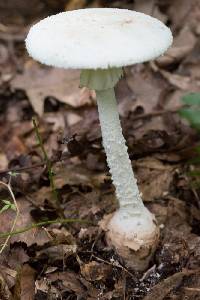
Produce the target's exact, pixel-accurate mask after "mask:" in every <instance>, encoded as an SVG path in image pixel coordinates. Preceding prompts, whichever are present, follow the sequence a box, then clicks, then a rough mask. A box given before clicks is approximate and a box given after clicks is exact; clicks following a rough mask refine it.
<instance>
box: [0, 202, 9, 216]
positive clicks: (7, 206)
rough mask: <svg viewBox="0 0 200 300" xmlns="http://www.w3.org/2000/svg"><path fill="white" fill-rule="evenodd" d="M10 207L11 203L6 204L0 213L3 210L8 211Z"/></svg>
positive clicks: (0, 211)
mask: <svg viewBox="0 0 200 300" xmlns="http://www.w3.org/2000/svg"><path fill="white" fill-rule="evenodd" d="M9 208H10V205H8V204H7V205H4V206H3V207H2V209H1V210H0V214H1V213H2V212H4V211H6V210H8V209H9Z"/></svg>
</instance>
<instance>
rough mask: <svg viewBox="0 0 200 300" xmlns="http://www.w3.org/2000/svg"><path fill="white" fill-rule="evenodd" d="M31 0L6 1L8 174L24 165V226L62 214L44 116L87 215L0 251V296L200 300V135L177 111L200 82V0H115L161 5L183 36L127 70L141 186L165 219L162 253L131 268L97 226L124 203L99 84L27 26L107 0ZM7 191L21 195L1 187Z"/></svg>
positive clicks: (18, 185) (1, 108)
mask: <svg viewBox="0 0 200 300" xmlns="http://www.w3.org/2000/svg"><path fill="white" fill-rule="evenodd" d="M31 5H33V9H32V10H31V14H30V7H28V10H27V3H26V1H21V2H20V4H19V3H18V9H19V12H20V13H18V11H17V10H16V9H14V10H13V7H12V5H11V4H6V3H5V4H4V6H3V5H2V4H0V8H1V10H0V11H1V12H0V15H1V14H2V12H3V19H2V20H3V23H2V24H0V53H1V60H0V104H1V105H0V123H1V127H0V144H1V150H0V158H1V159H0V177H1V180H3V181H4V182H6V180H8V178H9V175H8V174H7V173H6V172H5V171H6V170H7V169H9V170H11V169H12V170H18V169H19V170H21V171H19V172H16V173H17V174H16V176H14V177H13V176H12V180H11V183H12V188H13V191H14V193H15V196H16V199H17V204H18V206H19V211H20V217H19V219H18V221H17V224H16V227H15V230H18V229H22V228H25V227H26V226H29V225H30V224H33V223H37V222H42V221H46V220H55V219H56V218H58V216H59V212H58V211H57V210H56V209H55V206H54V198H53V196H52V193H51V189H50V187H49V179H48V172H47V169H46V167H45V162H44V160H43V156H42V153H41V149H40V148H39V147H38V144H37V140H36V138H35V133H34V130H33V127H32V122H31V118H32V117H33V116H34V115H35V113H37V114H38V115H39V116H40V122H39V123H40V132H41V136H42V139H43V141H44V147H45V148H46V150H47V153H48V155H49V157H50V159H51V160H52V161H53V173H54V181H55V185H56V187H57V190H58V194H59V201H60V206H61V208H62V211H63V213H64V216H65V218H78V219H81V220H87V221H88V223H84V224H82V223H78V222H77V223H70V224H67V223H66V224H59V223H57V224H50V225H48V226H41V227H35V228H32V229H31V230H28V231H25V232H22V233H19V234H16V235H13V236H12V237H11V238H10V240H9V245H8V246H7V247H6V248H5V250H4V253H3V254H2V255H1V257H0V265H1V270H0V299H2V300H4V299H24V300H27V299H35V300H43V299H89V300H93V299H105V300H106V299H144V300H151V299H155V298H157V299H160V300H162V299H163V300H170V299H173V300H174V299H176V300H182V299H200V291H199V284H200V283H199V270H200V238H199V235H200V231H199V225H200V213H199V208H200V190H199V187H195V188H194V187H193V186H192V185H191V178H190V177H189V176H188V171H189V170H190V168H192V166H191V165H190V164H189V163H188V161H189V160H190V159H191V158H193V157H194V150H193V149H194V147H195V146H196V145H197V144H198V143H199V136H198V134H197V133H196V132H195V130H193V129H191V128H190V127H189V126H188V124H187V123H186V122H185V121H183V120H181V119H180V117H179V116H178V115H177V113H176V112H177V111H178V109H179V108H180V106H181V105H182V103H181V101H180V99H181V97H182V96H183V95H185V94H186V93H189V92H198V91H199V86H200V85H199V84H200V82H199V78H200V75H199V49H200V48H199V45H200V44H199V35H200V28H199V16H200V7H199V2H198V0H197V1H196V0H191V1H185V0H184V1H182V0H181V1H180V0H173V1H171V0H169V1H161V0H160V1H147V0H142V1H124V2H123V3H122V2H121V1H110V3H109V5H110V6H112V7H122V8H129V9H137V10H138V11H142V12H145V13H149V14H153V15H154V16H156V17H157V18H159V19H160V20H162V21H164V22H167V23H168V24H170V27H171V28H172V29H173V31H174V36H175V41H174V45H173V47H172V48H171V49H170V50H169V51H168V52H167V53H166V54H165V55H164V56H162V57H161V58H159V59H157V60H156V61H155V62H152V63H149V64H143V65H138V66H133V67H129V68H126V69H125V78H124V79H123V80H122V81H121V82H120V84H119V85H118V87H117V97H118V100H119V111H120V116H121V121H122V125H123V133H124V135H125V137H126V140H127V144H128V148H129V155H130V157H131V160H132V165H133V168H134V170H135V172H136V176H137V178H138V184H139V188H140V190H141V192H142V194H143V199H144V201H145V204H146V205H147V206H148V207H149V209H150V210H151V211H152V212H153V213H154V214H155V215H156V217H157V220H158V222H159V225H160V228H161V239H160V243H159V246H158V249H157V252H156V254H155V257H154V259H153V260H152V262H151V264H150V266H149V269H148V270H147V271H146V272H145V273H143V274H138V273H136V272H134V271H133V270H129V269H127V268H126V266H124V264H123V261H122V260H121V258H120V257H118V256H117V255H116V254H115V253H114V251H113V250H112V249H110V248H109V247H108V245H107V244H106V242H105V237H104V232H102V231H101V229H100V227H99V225H98V224H99V222H100V221H101V220H102V218H103V217H104V216H105V215H106V214H109V213H112V212H113V211H114V210H115V209H116V208H117V201H116V199H115V196H114V188H113V186H112V183H111V178H110V174H109V170H108V168H107V166H106V162H105V153H104V150H103V148H102V145H101V132H100V127H99V121H98V113H97V109H96V106H95V95H94V93H91V92H89V91H87V90H85V89H84V90H80V89H79V88H78V86H79V79H78V76H79V74H78V72H76V71H71V70H70V71H66V70H65V71H64V70H56V69H53V68H46V67H43V66H41V65H39V64H37V63H35V62H33V61H32V60H31V59H29V58H27V56H26V54H25V49H24V43H23V39H24V37H25V35H26V32H27V28H28V24H30V23H31V22H34V21H35V20H36V19H39V18H40V16H41V17H43V16H44V15H46V14H47V13H49V14H50V13H56V12H57V11H58V10H63V9H65V8H66V9H74V8H83V7H95V6H96V7H101V6H107V5H108V4H107V3H105V1H80V0H71V1H67V0H66V1H60V3H59V4H58V2H57V1H54V0H51V1H49V0H47V1H45V4H43V5H42V6H41V3H40V1H39V0H34V2H33V3H32V4H31ZM27 11H28V13H27ZM5 12H6V13H5ZM0 194H1V197H0V198H1V199H7V201H11V199H10V198H9V195H8V193H7V191H5V189H3V188H2V187H0ZM2 204H3V203H2ZM14 216H15V212H14V211H13V210H10V209H9V210H6V211H4V212H2V213H1V215H0V232H1V233H5V232H9V230H10V228H11V226H12V220H13V218H14ZM1 243H3V239H1Z"/></svg>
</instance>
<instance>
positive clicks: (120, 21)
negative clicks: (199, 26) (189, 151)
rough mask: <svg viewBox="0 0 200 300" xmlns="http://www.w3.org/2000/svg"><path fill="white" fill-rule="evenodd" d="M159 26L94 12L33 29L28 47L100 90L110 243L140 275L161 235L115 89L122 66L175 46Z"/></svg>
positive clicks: (136, 16) (122, 13)
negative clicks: (115, 205)
mask: <svg viewBox="0 0 200 300" xmlns="http://www.w3.org/2000/svg"><path fill="white" fill-rule="evenodd" d="M172 40H173V38H172V34H171V31H170V29H169V28H168V27H166V26H165V25H164V24H163V23H162V22H160V21H159V20H157V19H155V18H153V17H150V16H147V15H145V14H143V13H139V12H135V11H131V10H127V9H115V8H114V9H111V8H91V9H80V10H75V11H69V12H63V13H59V14H57V15H53V16H51V17H47V18H45V19H44V20H42V21H40V22H39V23H37V24H36V25H34V26H33V27H32V28H31V29H30V31H29V34H28V36H27V39H26V47H27V50H28V52H29V54H30V56H32V57H33V58H35V59H36V60H38V61H39V62H41V63H44V64H46V65H50V66H55V67H61V68H71V69H81V70H82V71H81V76H80V84H81V86H84V87H88V88H89V89H92V90H95V92H96V98H97V104H98V111H99V119H100V124H101V131H102V137H103V146H104V149H105V152H106V156H107V163H108V166H109V168H110V173H111V175H112V181H113V184H114V186H115V188H116V196H117V199H118V201H119V209H118V210H117V211H116V212H115V213H114V214H113V215H112V216H109V217H108V218H107V220H106V222H104V225H103V227H104V229H105V230H106V237H107V241H108V243H109V244H110V245H111V246H112V247H113V248H115V250H116V252H117V253H118V254H119V255H120V256H122V258H123V259H124V261H125V263H126V264H127V265H128V266H130V267H133V268H135V269H136V270H144V269H145V268H147V266H148V264H149V261H150V259H151V258H152V255H153V252H154V250H155V247H156V244H157V241H158V238H159V229H158V226H157V224H156V221H155V217H154V215H153V214H152V213H151V212H150V211H149V210H148V209H147V208H145V206H144V204H143V202H142V198H141V195H140V192H139V190H138V186H137V181H136V178H135V177H134V174H133V170H132V165H131V161H130V159H129V156H128V153H127V146H126V144H125V140H124V137H123V135H122V128H121V125H120V120H119V114H118V111H117V104H116V99H115V92H114V87H115V85H116V84H117V82H118V81H119V79H120V78H121V77H122V76H123V70H122V67H123V66H128V65H132V64H136V63H142V62H146V61H149V60H152V59H154V58H156V57H158V56H160V55H161V54H163V53H164V52H165V51H166V50H167V49H168V48H169V46H170V45H171V44H172Z"/></svg>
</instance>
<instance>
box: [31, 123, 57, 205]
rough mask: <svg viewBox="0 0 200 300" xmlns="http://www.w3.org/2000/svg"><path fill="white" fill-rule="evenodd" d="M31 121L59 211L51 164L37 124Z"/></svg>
mask: <svg viewBox="0 0 200 300" xmlns="http://www.w3.org/2000/svg"><path fill="white" fill-rule="evenodd" d="M32 120H33V126H34V130H35V134H36V136H37V139H38V142H39V146H40V148H41V150H42V153H43V156H44V161H45V163H46V166H47V172H48V178H49V182H50V186H51V190H52V193H53V196H54V198H55V200H56V204H57V207H58V209H59V208H60V205H59V200H58V192H57V190H56V187H55V184H54V179H53V172H52V162H51V160H50V159H49V157H48V155H47V152H46V150H45V147H44V144H43V141H42V137H41V134H40V132H39V128H38V125H37V122H36V120H35V119H34V118H33V119H32ZM59 210H60V209H59Z"/></svg>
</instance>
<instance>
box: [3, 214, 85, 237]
mask: <svg viewBox="0 0 200 300" xmlns="http://www.w3.org/2000/svg"><path fill="white" fill-rule="evenodd" d="M75 222H78V223H85V224H87V223H90V222H89V221H86V220H81V219H56V220H50V221H43V222H39V223H33V224H31V225H29V226H27V227H24V228H21V229H18V230H16V231H12V232H4V233H0V238H5V237H8V236H9V237H11V236H13V235H16V234H20V233H23V232H26V231H28V230H31V229H33V228H37V227H41V226H44V225H50V224H58V223H61V224H65V223H75Z"/></svg>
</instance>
